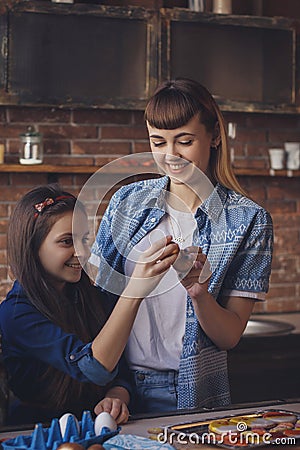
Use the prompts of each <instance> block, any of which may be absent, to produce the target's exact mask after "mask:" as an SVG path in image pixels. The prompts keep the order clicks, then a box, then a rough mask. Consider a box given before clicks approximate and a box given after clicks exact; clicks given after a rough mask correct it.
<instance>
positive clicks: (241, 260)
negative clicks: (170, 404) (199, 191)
mask: <svg viewBox="0 0 300 450" xmlns="http://www.w3.org/2000/svg"><path fill="white" fill-rule="evenodd" d="M168 183H169V178H168V177H161V178H159V179H150V180H143V181H139V182H136V183H132V184H129V185H126V186H123V187H122V188H121V189H119V190H118V191H117V192H116V193H115V194H114V196H113V197H112V199H111V201H110V203H109V206H108V208H107V210H106V211H105V214H104V216H103V219H102V221H101V223H100V227H99V230H98V233H97V237H96V240H95V242H94V245H93V248H92V257H91V261H92V262H93V263H94V264H97V265H98V266H99V272H98V275H97V280H96V281H97V284H98V286H100V287H101V288H102V289H103V290H104V291H106V292H108V293H112V294H115V295H112V294H111V299H112V301H116V299H117V294H118V293H119V292H120V290H121V289H123V288H124V287H125V285H126V277H124V264H125V261H126V257H127V255H128V254H129V252H130V251H131V249H132V248H133V247H134V246H135V245H136V244H137V243H138V242H139V241H140V240H141V239H142V238H143V237H144V236H145V235H146V234H147V233H149V231H151V230H152V229H153V228H155V227H156V225H157V224H158V223H159V221H160V220H161V219H162V218H163V217H164V215H165V214H166V208H165V193H166V189H167V186H168ZM195 220H196V221H197V225H198V230H196V232H195V233H194V236H193V244H194V245H198V246H200V247H201V248H202V251H203V253H205V254H206V255H207V258H208V260H209V262H210V265H211V269H212V276H211V278H210V281H209V287H208V290H209V292H210V293H211V295H212V296H213V297H214V298H215V299H216V301H219V300H220V299H221V298H222V297H223V296H226V295H229V294H230V293H231V291H232V290H236V291H239V292H241V291H244V293H245V297H251V296H252V295H254V296H255V294H263V293H266V292H267V291H268V286H269V276H270V272H271V261H272V248H273V226H272V219H271V216H270V214H269V213H268V212H267V211H265V210H264V209H263V208H262V207H260V206H259V205H257V204H256V203H255V202H253V201H252V200H250V199H248V198H246V197H244V196H242V195H241V194H238V193H236V192H234V191H233V190H230V189H227V188H225V187H224V186H222V185H220V184H217V185H216V186H215V188H214V190H213V191H212V193H211V194H210V196H209V197H208V198H207V199H206V200H205V201H204V202H203V203H202V204H201V206H200V207H199V208H198V209H197V211H196V213H195ZM117 290H119V291H118V292H117ZM229 403H230V392H229V383H228V374H227V353H226V351H223V350H220V349H218V348H217V347H216V346H215V345H214V344H213V342H212V341H211V340H210V339H209V337H208V336H207V335H206V334H205V333H204V331H203V330H202V328H201V327H200V325H199V322H198V319H197V316H196V314H195V311H194V308H193V304H192V301H191V299H190V297H189V296H188V295H187V305H186V328H185V336H184V342H183V349H182V354H181V360H180V366H179V375H178V403H177V407H178V408H179V409H180V408H193V407H201V406H206V407H216V406H224V405H227V404H229Z"/></svg>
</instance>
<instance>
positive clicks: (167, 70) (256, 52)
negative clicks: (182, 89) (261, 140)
mask: <svg viewBox="0 0 300 450" xmlns="http://www.w3.org/2000/svg"><path fill="white" fill-rule="evenodd" d="M162 29H163V33H162V45H161V48H162V56H161V61H162V64H161V74H160V77H161V78H162V79H163V78H169V77H171V78H174V77H178V76H184V77H188V78H194V79H197V80H198V81H200V82H201V83H202V84H203V85H204V86H206V87H207V88H208V89H209V90H210V92H212V93H213V94H214V96H215V97H216V99H217V100H218V103H219V105H220V106H221V107H222V108H223V109H225V110H231V111H232V110H235V111H262V112H264V111H293V109H294V108H295V107H296V80H295V58H296V44H295V43H296V30H295V28H294V26H293V24H292V21H291V20H288V19H284V18H276V19H271V18H266V17H250V16H233V15H230V16H229V15H223V14H222V15H219V14H216V15H214V14H203V13H193V12H190V11H188V10H175V9H174V10H171V9H170V10H165V11H163V13H162Z"/></svg>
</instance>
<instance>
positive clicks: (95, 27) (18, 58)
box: [0, 1, 157, 108]
mask: <svg viewBox="0 0 300 450" xmlns="http://www.w3.org/2000/svg"><path fill="white" fill-rule="evenodd" d="M4 18H6V23H7V27H5V25H4V24H3V26H2V27H1V22H0V27H1V28H0V30H1V31H2V33H1V34H2V36H1V39H2V47H5V51H3V52H2V67H3V68H4V69H3V70H4V71H5V75H4V76H2V80H3V79H4V83H3V82H2V93H1V98H0V100H1V103H2V104H3V103H6V102H7V103H9V104H11V103H12V104H23V105H37V104H38V105H61V106H89V107H93V106H97V107H99V106H100V107H103V108H110V107H112V108H114V107H123V108H130V107H133V106H134V107H136V108H139V107H142V106H143V105H144V101H145V100H146V99H147V98H148V96H149V92H150V90H152V89H153V83H154V80H155V79H156V73H157V69H156V61H157V58H156V47H157V45H156V39H157V38H156V34H155V32H154V30H155V29H156V28H157V25H156V24H155V22H156V21H157V15H156V13H155V12H153V11H150V10H145V9H143V8H122V7H109V6H101V5H99V6H97V5H94V6H92V5H84V4H72V5H66V4H54V3H43V2H36V1H34V2H33V1H30V2H22V3H18V4H16V5H15V6H14V7H13V8H12V9H10V10H8V11H7V13H6V14H4V15H2V16H1V19H0V20H1V21H2V22H3V23H4ZM2 75H3V74H2ZM3 84H4V86H3Z"/></svg>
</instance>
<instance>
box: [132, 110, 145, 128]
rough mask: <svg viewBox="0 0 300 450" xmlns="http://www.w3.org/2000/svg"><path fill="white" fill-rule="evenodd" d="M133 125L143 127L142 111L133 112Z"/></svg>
mask: <svg viewBox="0 0 300 450" xmlns="http://www.w3.org/2000/svg"><path fill="white" fill-rule="evenodd" d="M133 123H134V124H135V125H141V126H145V119H144V111H133Z"/></svg>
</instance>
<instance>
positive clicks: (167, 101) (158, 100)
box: [145, 89, 201, 130]
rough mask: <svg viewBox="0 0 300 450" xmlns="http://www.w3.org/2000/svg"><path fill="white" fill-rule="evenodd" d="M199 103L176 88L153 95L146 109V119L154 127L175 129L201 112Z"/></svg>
mask: <svg viewBox="0 0 300 450" xmlns="http://www.w3.org/2000/svg"><path fill="white" fill-rule="evenodd" d="M200 112H201V109H199V103H198V102H195V100H194V99H193V98H192V97H190V96H186V95H185V94H183V93H182V92H179V91H178V90H176V89H168V90H165V91H164V92H162V91H161V92H160V93H159V95H157V96H155V95H154V96H153V97H152V98H151V99H150V101H149V103H148V105H147V107H146V110H145V120H146V121H147V122H148V123H149V124H150V125H151V126H152V127H154V128H158V129H161V130H174V129H175V128H179V127H182V126H184V125H185V124H187V123H188V122H189V121H190V120H191V119H192V118H193V117H194V116H195V115H196V114H199V113H200Z"/></svg>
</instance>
